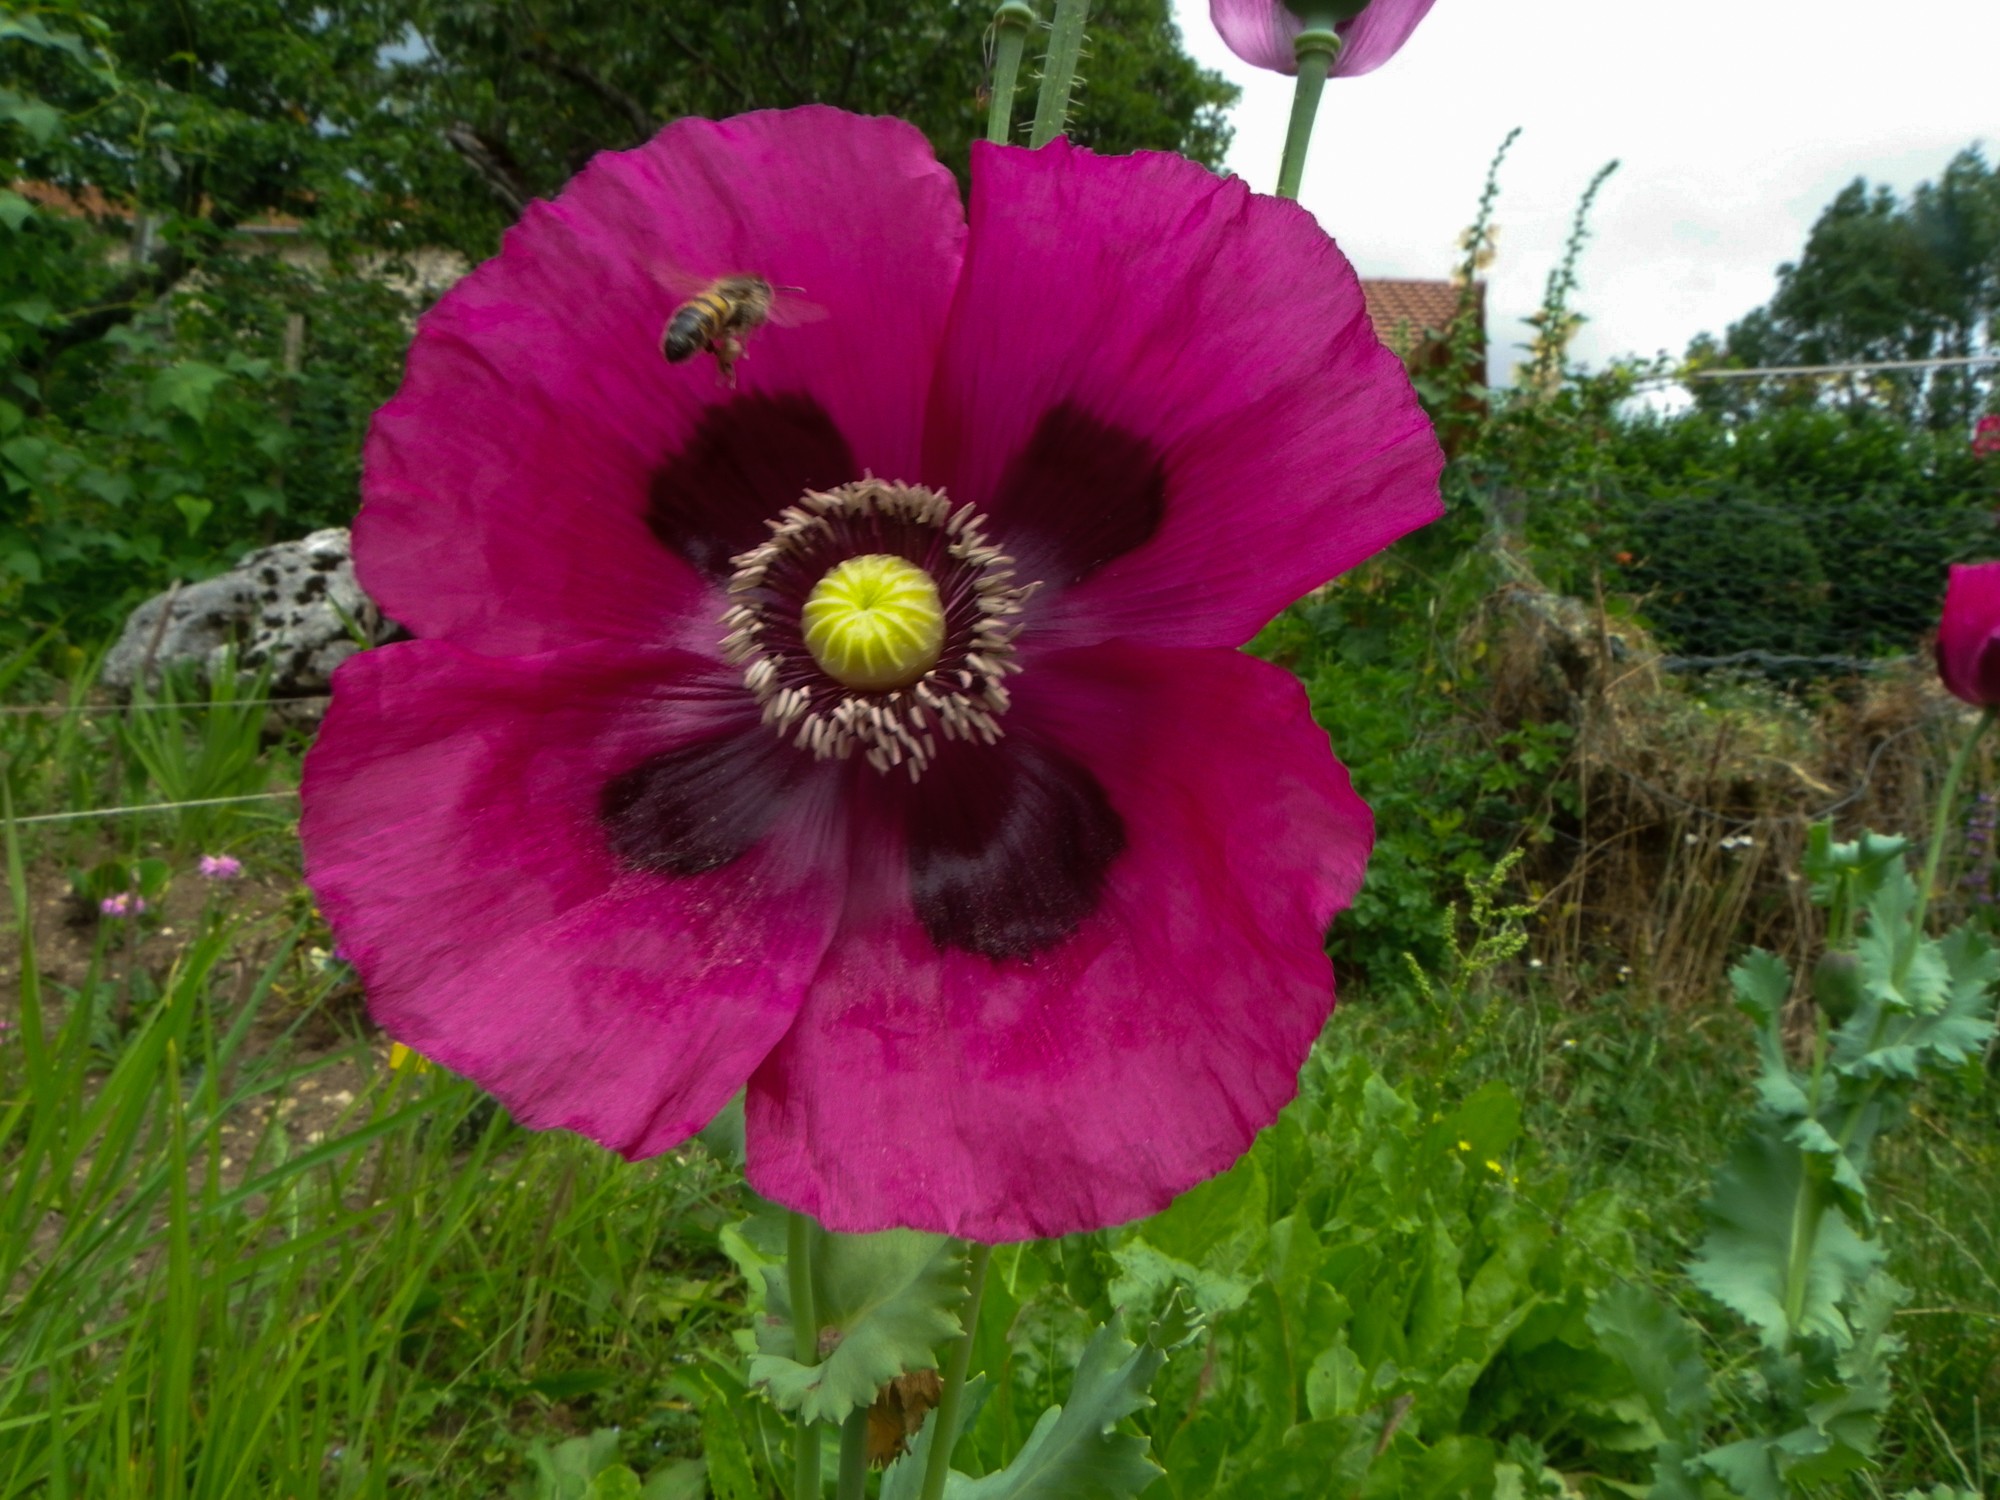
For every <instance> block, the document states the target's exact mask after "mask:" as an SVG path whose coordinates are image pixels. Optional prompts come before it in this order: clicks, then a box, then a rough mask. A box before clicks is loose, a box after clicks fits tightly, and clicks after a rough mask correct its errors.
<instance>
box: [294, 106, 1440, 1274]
mask: <svg viewBox="0 0 2000 1500" xmlns="http://www.w3.org/2000/svg"><path fill="white" fill-rule="evenodd" d="M967 217H968V215H967V211H966V210H965V209H962V208H961V206H960V202H959V196H958V192H957V189H956V186H955V184H954V182H953V179H952V177H951V174H950V173H949V172H947V171H946V170H945V169H944V168H943V167H941V166H940V165H939V164H938V163H937V162H936V161H935V160H934V159H933V157H932V156H931V153H930V150H929V147H928V146H927V145H926V144H925V142H924V138H923V137H922V136H921V135H920V134H919V133H918V132H917V131H916V130H915V129H914V128H912V127H911V126H908V125H906V124H903V123H901V122H899V121H895V120H886V119H862V118H857V117H855V116H851V115H846V114H842V113H840V112H838V111H835V110H831V109H825V108H817V107H815V108H807V109H800V110H794V111H788V112H784V113H765V114H753V115H747V116H743V117H741V118H738V119H733V120H727V121H722V122H720V123H712V122H708V121H700V120H686V121H682V122H680V123H678V124H675V125H673V126H671V127H669V128H668V129H667V130H666V131H664V132H662V134H661V135H660V136H659V137H658V138H657V139H655V140H654V141H653V142H652V143H651V144H649V145H646V146H643V147H640V148H639V149H637V150H634V151H630V152H625V153H622V154H610V155H605V156H600V157H599V158H598V159H597V160H596V161H595V162H593V163H592V164H591V165H590V166H589V167H588V168H587V169H586V170H585V171H584V172H583V173H582V175H580V176H579V177H578V178H577V179H576V180H575V181H574V182H573V183H572V184H571V185H570V186H569V188H568V189H567V190H566V191H565V192H564V193H563V195H562V197H561V198H560V199H558V200H557V201H556V202H554V203H552V204H549V203H538V204H535V205H533V206H532V207H531V208H530V209H529V210H528V213H527V216H526V218H525V219H524V220H523V222H522V223H521V224H520V226H519V227H517V228H516V229H514V230H513V231H512V232H511V233H509V235H508V236H507V239H506V242H505V246H504V248H503V250H502V252H501V254H500V255H499V257H498V258H497V259H495V260H492V261H490V262H488V263H487V264H486V265H484V266H482V267H480V268H479V269H478V270H477V271H475V272H473V273H472V274H471V275H470V276H468V277H467V278H466V279H465V280H464V281H462V282H460V283H459V285H458V286H457V287H456V288H455V289H454V290H453V291H452V292H451V293H450V294H449V295H448V296H446V297H445V298H444V299H443V300H442V301H441V302H440V303H439V304H438V305H437V307H436V308H435V309H433V310H432V311H431V312H430V313H429V314H428V315H427V316H426V317H425V318H424V320H423V322H422V323H421V324H420V325H419V328H418V331H417V337H416V341H415V345H414V347H413V348H412V350H411V353H410V360H409V371H408V375H407V378H406V379H405V381H404V384H403V387H402V390H401V391H400V393H399V394H398V395H397V397H396V398H395V400H394V401H392V402H391V403H390V404H389V405H388V406H387V407H385V408H384V409H383V410H382V412H381V413H380V415H379V416H378V417H377V418H376V421H375V425H374V429H373V431H372V432H371V434H370V437H369V441H368V450H367V465H366V477H365V481H364V491H365V505H364V507H363V510H362V512H361V516H360V519H359V520H358V522H357V523H356V526H355V535H354V552H355V560H356V564H357V566H358V568H359V570H360V574H361V578H362V581H363V583H364V585H365V586H366V587H367V589H368V591H369V592H370V593H371V594H372V595H373V596H374V597H375V599H376V600H377V601H378V602H379V603H380V604H381V606H382V608H383V609H384V610H385V611H387V612H388V614H389V615H390V616H392V617H393V618H395V619H397V620H399V621H401V622H403V623H404V624H405V625H407V626H408V627H409V628H410V629H411V631H412V632H413V633H414V634H415V635H416V636H418V637H419V639H418V640H416V641H414V642H411V643H407V644H401V645H392V646H388V647H385V648H383V649H380V650H375V651H370V652H365V653H363V654H361V655H359V656H357V657H355V658H354V659H353V660H352V661H350V662H349V663H347V664H346V665H345V666H343V667H342V668H341V670H340V674H339V677H338V679H337V681H336V685H335V690H334V701H333V705H332V709H331V711H330V713H329V715H328V717H327V720H326V724H325V726H324V728H323V729H322V731H321V734H320V738H319V742H318V744H317V746H316V747H315V748H314V750H313V752H312V756H311V760H310V762H309V764H308V766H307V774H306V784H305V799H306V809H305V816H304V837H305V844H306V857H307V875H308V879H309V880H310V882H311V884H312V887H313V889H314V890H315V892H317V894H318V897H319V901H320V904H321V907H322V909H323V910H324V911H325V913H326V914H327V917H328V919H329V920H330V922H331V924H332V926H333V928H334V930H335V932H336V933H337V934H338V936H339V939H340V942H341V944H342V945H343V947H344V948H345V950H346V951H347V953H348V954H349V955H350V956H351V958H352V960H353V962H354V964H355V965H356V966H357V968H358V969H359V970H360V972H361V976H362V978H363V981H364V983H365V985H366V987H367V990H368V994H369V998H370V1003H371V1004H372V1006H373V1008H374V1010H375V1013H376V1015H377V1016H378V1017H379V1019H380V1020H381V1021H382V1023H383V1025H384V1026H385V1027H386V1028H387V1029H388V1030H389V1032H390V1033H391V1034H392V1035H393V1036H394V1037H396V1038H397V1039H398V1040H400V1041H402V1042H403V1043H405V1044H407V1045H408V1046H409V1047H411V1048H413V1049H414V1050H416V1051H417V1052H419V1053H422V1054H423V1055H424V1056H426V1057H429V1058H431V1059H433V1060H434V1061H436V1062H438V1063H441V1064H443V1065H444V1066H445V1067H448V1068H450V1069H452V1070H454V1071H456V1072H459V1073H463V1074H466V1075H468V1076H470V1077H472V1078H474V1079H476V1080H477V1081H479V1082H480V1083H482V1084H483V1085H485V1086H486V1087H487V1088H489V1089H491V1090H492V1091H493V1092H494V1093H496V1094H498V1095H499V1096H500V1098H501V1099H502V1100H503V1101H505V1103H506V1104H507V1105H508V1107H509V1108H510V1109H511V1110H512V1111H513V1112H514V1114H515V1115H516V1116H517V1117H518V1118H519V1119H520V1120H522V1121H523V1122H525V1123H527V1124H529V1125H533V1126H538V1127H550V1126H561V1127H564V1128H567V1129H571V1130H576V1131H580V1132H582V1133H583V1134H585V1135H588V1136H591V1137H593V1138H594V1139H596V1140H598V1141H601V1142H603V1143H604V1144H605V1145H607V1146H610V1147H612V1148H614V1149H615V1150H618V1151H620V1152H622V1153H624V1154H625V1155H627V1156H630V1157H643V1156H647V1155H650V1154H652V1153H655V1152H658V1151H662V1150H664V1149H666V1148H668V1147H670V1146H673V1145H675V1144H676V1143H678V1142H680V1141H682V1140H685V1139H686V1138H687V1137H688V1136H689V1135H690V1134H692V1133H693V1132H694V1131H696V1130H697V1129H699V1128H700V1127H701V1126H703V1125H704V1124H706V1123H707V1121H708V1120H709V1119H710V1118H711V1117H712V1116H713V1115H714V1114H715V1113H716V1112H717V1111H718V1110H719V1109H720V1108H721V1107H722V1106H723V1105H724V1104H725V1103H726V1102H727V1101H728V1099H729V1098H730V1096H731V1095H732V1094H734V1093H735V1092H736V1091H737V1090H739V1089H743V1088H744V1087H745V1086H746V1085H747V1088H748V1094H747V1101H746V1131H747V1143H748V1173H749V1178H750V1181H751V1183H752V1184H753V1185H754V1186H755V1187H756V1188H757V1189H758V1191H760V1192H762V1193H764V1194H766V1195H767V1196H769V1197H771V1198H774V1199H776V1200H778V1201H779V1202H781V1203H784V1204H787V1205H789V1206H791V1207H793V1208H796V1209H799V1210H801V1211H803V1212H806V1213H810V1214H812V1215H814V1216H816V1217H817V1218H818V1219H820V1220H821V1222H823V1223H825V1224H826V1225H827V1226H828V1227H830V1228H833V1229H836V1230H850V1231H851V1230H870V1229H879V1228H883V1227H885V1226H890V1225H910V1226H917V1227H922V1228H927V1229H933V1230H943V1231H950V1232H953V1233H958V1234H964V1235H970V1236H975V1237H978V1238H982V1239H987V1240H999V1239H1009V1238H1019V1237H1024V1236H1031V1235H1048V1234H1060V1233H1064V1232H1068V1231H1072V1230H1080V1229H1087V1228H1091V1227H1094V1226H1101V1225H1105V1224H1110V1223H1116V1222H1121V1221H1124V1220H1127V1219H1131V1218H1134V1217H1137V1216H1139V1215H1143V1214H1146V1213H1149V1212H1151V1211H1153V1210H1156V1209H1158V1208H1160V1207H1161V1206H1162V1205H1164V1204H1165V1203H1166V1202H1167V1201H1168V1200H1169V1199H1170V1198H1171V1197H1172V1196H1173V1195H1174V1194H1175V1193H1177V1192H1179V1191H1180V1190H1182V1189H1184V1188H1186V1187H1188V1186H1190V1185H1192V1184H1193V1183H1195V1182H1198V1181H1200V1180H1202V1179H1203V1178H1205V1177H1207V1176H1209V1175H1211V1174H1213V1173H1215V1172H1217V1171H1219V1170H1221V1169H1222V1168H1224V1167H1226V1166H1228V1165H1229V1164H1230V1163H1231V1162H1232V1161H1234V1160H1235V1159H1236V1157H1237V1156H1238V1155H1239V1154H1240V1153H1241V1152H1242V1151H1243V1149H1244V1148H1245V1147H1246V1146H1247V1145H1248V1143H1249V1141H1250V1139H1251V1137H1252V1135H1253V1134H1254V1133H1255V1132H1256V1131H1257V1130H1258V1129H1259V1128H1260V1127H1261V1126H1263V1125H1265V1124H1267V1123H1268V1122H1269V1121H1270V1120H1271V1119H1272V1117H1273V1116H1274V1115H1275V1114H1276V1112H1277V1111H1278V1109H1279V1108H1280V1107H1281V1106H1282V1105H1283V1104H1284V1103H1285V1101H1286V1100H1287V1099H1289V1098H1290V1097H1291V1095H1292V1094H1293V1092H1294V1090H1295V1088H1296V1084H1297V1072H1298V1068H1299V1065H1300V1063H1301V1061H1302V1060H1303V1059H1304V1057H1305V1054H1306V1052H1307V1049H1308V1048H1309V1047H1310V1046H1311V1044H1312V1041H1313V1038H1314V1037H1315V1035H1316V1034H1317V1033H1318V1031H1319V1029H1320V1027H1321V1025H1322V1024H1323V1022H1324V1021H1325V1019H1326V1016H1327V1014H1328V1011H1329V1010H1330V1008H1331V1006H1332V1001H1333V979H1332V973H1331V970H1330V968H1329V966H1328V963H1327V959H1326V956H1325V953H1324V950H1323V936H1324V933H1325V930H1326V926H1327V924H1328V922H1329V920H1330V919H1331V918H1332V916H1333V914H1334V913H1335V912H1336V911H1338V910H1340V909H1341V908H1342V907H1344V906H1345V905H1346V904H1347V903H1348V901H1349V899H1350V898H1351V897H1352V895H1353V894H1354V891H1355V889H1356V887H1357V885H1358V884H1359V882H1360V879H1361V873H1362V867H1363V864H1364V862H1365V859H1366V856H1367V852H1368V847H1369V842H1370V838H1371V827H1370V821H1369V814H1368V810H1367V808H1366V807H1365V806H1364V805H1363V804H1362V802H1361V801H1360V800H1359V798H1357V797H1356V796H1355V794H1354V793H1353V791H1352V790H1351V789H1350V787H1349V785H1348V779H1347V775H1346V773H1345V772H1344V771H1343V770H1342V769H1341V767H1340V765H1339V763H1338V762H1337V761H1335V759H1334V758H1333V755H1332V753H1331V751H1330V749H1329V747H1328V744H1327V737H1326V735H1325V734H1324V733H1323V732H1322V731H1320V730H1319V729H1317V728H1316V727H1315V726H1314V725H1313V722H1312V720H1311V719H1310V718H1309V717H1308V714H1307V708H1306V701H1305V695H1304V693H1303V691H1302V690H1301V688H1300V686H1299V684H1298V682H1297V681H1296V680H1294V679H1293V678H1292V677H1290V676H1289V675H1288V674H1286V673H1284V672H1282V671H1280V670H1278V669H1277V668H1275V667H1271V666H1268V665H1266V664H1264V663H1262V662H1259V661H1256V660H1254V659H1252V658H1250V657H1248V656H1245V655H1243V654H1241V653H1240V652H1239V651H1238V650H1237V649H1236V648H1237V647H1239V646H1240V645H1242V643H1243V642H1244V641H1246V640H1247V639H1248V638H1249V637H1250V636H1251V634H1252V633H1253V632H1255V631H1256V630H1257V629H1258V627H1259V626H1260V625H1262V624H1263V622H1264V621H1265V620H1267V619H1268V618H1269V617H1270V616H1271V615H1272V614H1273V613H1274V612H1276V611H1277V610H1278V609H1280V608H1281V607H1282V606H1283V605H1284V604H1285V603H1286V602H1287V601H1289V600H1291V599H1293V598H1294V597H1296V596H1297V595H1299V594H1300V593H1302V592H1303V591H1305V590H1307V589H1309V588H1311V587H1313V586H1315V585H1317V584H1319V583H1321V582H1323V581H1324V580H1326V579H1328V578H1330V577H1332V576H1333V575H1335V574H1337V573H1339V572H1341V571H1342V570H1343V569H1346V568H1348V567H1351V566H1352V565H1354V564H1355V563H1357V562H1359V561H1360V560H1361V559H1363V558H1365V557H1367V556H1368V555H1370V554H1371V553H1373V552H1375V551H1376V550H1377V549H1379V548H1381V547H1382V546H1384V545H1386V544H1387V543H1388V542H1390V541H1392V540H1393V539H1395V538H1396V537H1397V536H1400V535H1401V534H1403V533H1404V532H1406V531H1408V530H1410V529H1411V528H1412V527H1415V526H1418V525H1421V524H1423V523H1424V522H1426V521H1428V520H1430V519H1432V518H1433V517H1435V516H1436V515H1437V514H1438V510H1439V504H1438V498H1437V485H1436V481H1437V475H1438V471H1439V468H1440V464H1441V458H1440V455H1439V452H1438V448H1437V445H1436V443H1435V441H1434V440H1433V438H1432V436H1431V433H1430V429H1429V426H1428V424H1427V423H1426V422H1425V420H1424V417H1423V415H1422V413H1421V412H1420V411H1419V409H1418V407H1417V404H1416V401H1415V399H1414V397H1413V395H1412V392H1411V389H1410V385H1409V382H1408V380H1407V379H1406V378H1405V377H1404V374H1403V372H1402V368H1401V366H1400V364H1399V363H1398V361H1397V360H1396V358H1395V356H1394V355H1392V354H1390V353H1389V352H1388V351H1387V350H1385V349H1384V348H1383V347H1382V346H1381V344H1380V343H1379V342H1378V341H1377V340H1376V338H1375V337H1374V335H1373V334H1372V332H1371V331H1370V329H1369V324H1368V320H1367V315H1366V313H1365V311H1364V309H1363V305H1362V298H1361V289H1360V286H1359V283H1358V282H1357V281H1356V279H1355V276H1354V272H1353V271H1352V269H1351V268H1350V267H1349V266H1348V265H1347V263H1346V262H1345V261H1344V260H1343V259H1342V258H1341V256H1340V253H1339V252H1338V251H1337V250H1336V249H1335V248H1334V246H1333V243H1332V242H1331V241H1330V240H1328V239H1327V237H1326V236H1325V235H1324V234H1323V233H1322V232H1321V231H1320V230H1319V229H1318V228H1317V227H1316V226H1315V225H1314V223H1313V221H1312V219H1311V218H1310V216H1308V215H1307V214H1306V213H1304V212H1303V211H1302V210H1300V209H1298V208H1295V207H1294V206H1293V205H1291V204H1289V203H1283V202H1279V201H1276V200H1273V199H1268V198H1259V197H1254V196H1252V195H1251V194H1250V193H1249V192H1248V191H1247V190H1246V189H1245V188H1244V187H1243V185H1242V184H1241V183H1240V182H1237V181H1234V180H1231V179H1224V178H1218V177H1216V176H1214V175H1213V174H1211V173H1209V172H1207V171H1204V170H1203V169H1202V168H1200V167H1197V166H1194V165H1192V164H1191V163H1189V162H1187V161H1184V160H1182V159H1180V158H1178V157H1174V156H1165V155H1141V156H1133V157H1120V158H1104V157H1097V156H1093V155H1091V154H1090V153H1089V152H1086V151H1081V150H1077V149H1074V148H1072V147H1070V146H1068V145H1067V144H1064V143H1062V142H1057V143H1055V144H1053V145H1051V146H1050V147H1048V148H1046V149H1044V150H1041V151H1035V152H1029V151H1026V150H1021V149H1018V148H1009V147H988V146H984V145H982V146H978V147H975V148H974V158H973V188H972V198H971V204H970V210H969V218H970V224H969V225H968V223H967ZM662 268H672V270H673V271H674V272H675V273H688V272H692V273H694V274H696V275H698V276H701V277H721V276H728V275H755V276H757V277H761V278H763V279H764V280H766V281H767V282H768V283H769V284H770V285H771V286H772V287H775V288H777V289H779V292H778V294H779V296H780V298H783V297H784V296H786V295H796V296H799V297H801V298H802V299H805V300H808V301H809V302H810V303H811V304H812V306H813V307H814V308H815V309H816V310H817V316H816V317H814V318H812V319H808V320H800V321H798V322H797V323H796V326H779V320H777V319H776V318H774V319H773V321H772V322H771V323H770V324H767V325H764V326H761V327H757V328H754V329H752V330H750V331H749V332H748V334H747V336H746V337H745V339H744V344H745V352H744V356H743V357H742V358H741V360H740V362H739V363H738V364H737V365H736V369H735V375H734V385H733V386H732V385H728V384H725V383H724V382H723V381H722V380H720V379H719V378H718V371H717V369H716V365H715V361H714V360H712V359H711V358H710V357H709V356H707V355H702V356H700V357H697V358H692V359H688V360H685V361H683V362H678V363H672V364H670V363H668V362H667V361H666V360H664V359H662V357H661V353H660V347H659V346H660V336H661V330H662V326H663V325H664V324H666V323H667V322H668V321H669V319H670V317H672V316H673V314H674V312H675V309H676V305H677V296H676V294H675V293H674V292H673V291H671V290H668V289H667V287H668V285H669V284H670V283H671V282H673V281H674V280H676V279H677V275H666V274H663V270H662ZM787 288H798V289H801V290H800V291H799V292H797V293H787V292H786V290H785V289H787Z"/></svg>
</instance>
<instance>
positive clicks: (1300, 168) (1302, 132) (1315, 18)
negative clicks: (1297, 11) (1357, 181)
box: [1278, 11, 1340, 198]
mask: <svg viewBox="0 0 2000 1500" xmlns="http://www.w3.org/2000/svg"><path fill="white" fill-rule="evenodd" d="M1334 20H1335V17H1334V16H1333V15H1332V14H1331V13H1330V12H1325V11H1322V12H1319V13H1316V14H1314V15H1312V16H1310V17H1308V18H1307V21H1306V29H1305V30H1304V31H1302V32H1300V33H1299V35H1298V37H1297V38H1296V39H1295V40H1294V41H1293V43H1292V50H1293V52H1294V53H1296V54H1297V56H1298V59H1299V81H1298V86H1297V87H1296V88H1295V89H1294V90H1293V91H1292V123H1291V124H1290V126H1288V127H1287V128H1286V130H1285V155H1284V159H1283V160H1282V161H1280V162H1279V164H1278V196H1279V197H1280V198H1296V197H1298V195H1299V183H1300V182H1301V181H1302V180H1303V179H1304V177H1305V174H1306V147H1307V146H1308V145H1309V144H1310V143H1311V141H1312V133H1313V121H1314V120H1315V119H1317V118H1318V117H1319V96H1320V94H1321V92H1322V91H1323V90H1324V89H1325V88H1326V79H1327V74H1329V73H1330V72H1332V71H1333V64H1334V62H1335V60H1336V59H1337V58H1338V57H1339V56H1340V35H1339V33H1337V32H1336V31H1335V30H1334V29H1333V23H1334Z"/></svg>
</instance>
